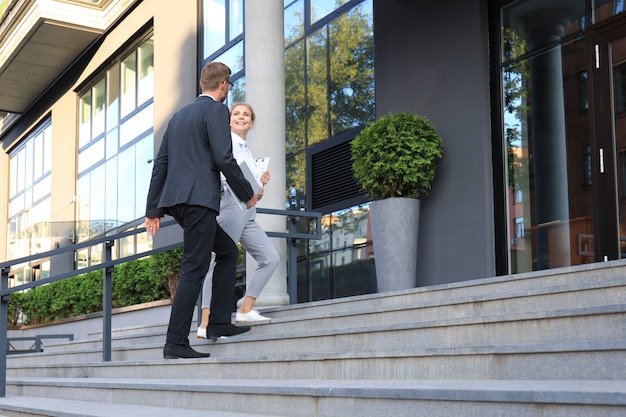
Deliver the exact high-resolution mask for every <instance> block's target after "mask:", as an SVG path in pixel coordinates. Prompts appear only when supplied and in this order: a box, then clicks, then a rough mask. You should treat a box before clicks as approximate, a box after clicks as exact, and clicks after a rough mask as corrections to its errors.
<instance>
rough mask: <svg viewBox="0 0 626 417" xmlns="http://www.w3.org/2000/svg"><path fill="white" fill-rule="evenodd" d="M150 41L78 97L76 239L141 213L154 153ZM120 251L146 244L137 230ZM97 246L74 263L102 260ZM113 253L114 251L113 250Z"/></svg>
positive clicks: (99, 232)
mask: <svg viewBox="0 0 626 417" xmlns="http://www.w3.org/2000/svg"><path fill="white" fill-rule="evenodd" d="M153 97H154V40H153V39H152V38H149V39H147V40H144V41H143V42H141V44H140V45H138V46H136V47H134V48H132V49H131V50H130V51H129V52H127V53H126V54H125V55H124V56H123V57H122V58H121V59H120V60H119V61H118V62H117V63H115V64H113V65H112V66H111V67H110V68H108V69H107V70H106V71H105V73H104V75H103V76H102V77H100V78H98V79H97V80H96V81H95V82H94V83H93V84H92V85H91V87H90V88H88V89H87V90H86V91H84V92H83V93H82V94H81V96H80V98H79V110H80V115H79V117H80V124H79V136H78V145H79V151H78V184H77V202H78V205H77V213H76V218H77V227H76V235H77V239H78V240H79V241H83V240H86V239H89V238H92V237H95V236H100V235H102V234H104V233H106V232H108V231H111V230H119V229H118V228H119V227H121V226H124V227H125V226H126V225H128V224H130V223H132V222H135V221H136V220H137V219H140V218H142V217H143V215H144V210H145V204H146V196H147V193H148V186H149V184H150V175H151V172H152V165H151V161H152V158H153V156H154V138H153V124H154V121H153V113H154V111H153ZM136 239H138V240H139V241H136V240H135V239H132V241H129V239H127V241H126V242H125V245H124V247H123V248H120V249H119V251H120V254H121V255H128V254H132V253H135V251H136V250H137V247H141V248H147V247H149V246H150V243H149V241H148V240H147V239H148V238H147V236H146V235H145V234H140V235H137V236H136ZM100 250H101V249H100V247H97V248H96V247H94V248H89V249H84V250H82V251H81V252H80V253H79V254H78V266H79V267H83V266H88V265H91V264H95V263H99V262H101V261H102V254H101V253H100ZM116 255H117V252H116Z"/></svg>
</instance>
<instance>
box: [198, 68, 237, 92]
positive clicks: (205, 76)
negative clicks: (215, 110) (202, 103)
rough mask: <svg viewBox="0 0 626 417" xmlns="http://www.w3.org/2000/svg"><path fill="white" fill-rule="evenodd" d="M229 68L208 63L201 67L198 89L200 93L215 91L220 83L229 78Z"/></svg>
mask: <svg viewBox="0 0 626 417" xmlns="http://www.w3.org/2000/svg"><path fill="white" fill-rule="evenodd" d="M230 74H231V72H230V68H228V66H227V65H226V64H224V63H222V62H209V63H207V64H206V65H205V66H204V67H202V72H201V73H200V87H201V88H202V91H214V90H217V88H218V87H219V85H220V83H222V82H224V80H228V79H229V78H230Z"/></svg>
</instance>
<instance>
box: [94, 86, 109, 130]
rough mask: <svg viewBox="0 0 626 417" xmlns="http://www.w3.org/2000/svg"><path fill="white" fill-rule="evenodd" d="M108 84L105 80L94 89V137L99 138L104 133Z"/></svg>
mask: <svg viewBox="0 0 626 417" xmlns="http://www.w3.org/2000/svg"><path fill="white" fill-rule="evenodd" d="M105 90H106V83H105V80H104V78H103V79H102V80H100V82H99V83H98V84H96V85H95V86H94V87H93V96H94V97H93V116H92V125H91V126H92V132H91V134H92V135H93V136H92V137H94V138H95V137H97V136H99V135H101V134H103V133H104V121H105V118H104V115H105V106H106V96H105V94H106V91H105Z"/></svg>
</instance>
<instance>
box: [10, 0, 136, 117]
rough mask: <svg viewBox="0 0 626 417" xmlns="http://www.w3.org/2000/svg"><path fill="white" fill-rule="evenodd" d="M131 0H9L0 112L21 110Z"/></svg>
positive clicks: (20, 111)
mask: <svg viewBox="0 0 626 417" xmlns="http://www.w3.org/2000/svg"><path fill="white" fill-rule="evenodd" d="M135 2H136V0H17V1H11V0H9V3H8V7H7V9H6V10H5V13H4V15H3V16H2V21H1V22H0V111H6V112H12V113H23V112H24V110H26V109H27V108H28V107H29V106H30V104H31V103H33V102H34V101H35V100H36V99H37V98H38V97H39V96H40V95H42V94H43V93H44V92H45V91H46V89H47V88H48V87H49V86H50V85H51V84H52V83H53V82H54V81H55V80H56V79H57V78H58V77H59V76H60V75H61V74H63V72H64V71H65V70H66V69H67V68H68V67H69V66H70V65H71V64H72V63H73V62H74V61H75V60H76V59H77V58H78V57H80V55H81V54H82V53H83V52H84V51H85V50H86V49H87V48H88V47H89V45H91V44H92V43H93V42H94V41H95V40H97V39H98V38H99V37H100V36H101V35H102V34H104V33H105V32H106V31H107V30H108V29H109V28H110V27H111V25H113V24H114V23H115V22H116V21H117V20H118V18H119V17H120V16H121V15H122V14H123V13H124V12H125V11H126V10H128V8H129V7H130V6H131V5H132V4H133V3H135Z"/></svg>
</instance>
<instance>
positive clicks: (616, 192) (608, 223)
mask: <svg viewBox="0 0 626 417" xmlns="http://www.w3.org/2000/svg"><path fill="white" fill-rule="evenodd" d="M589 38H590V48H593V51H594V54H593V57H592V59H591V65H592V67H593V70H592V71H591V73H590V74H591V82H592V83H591V85H592V91H593V95H592V102H593V106H592V112H593V123H594V129H593V130H594V139H595V144H596V146H595V150H594V159H595V167H594V171H595V172H596V173H597V174H596V176H597V178H598V181H597V182H598V184H597V193H598V199H597V201H598V208H597V209H598V227H597V231H596V233H597V235H598V239H597V245H596V246H597V247H596V253H597V258H598V260H599V261H603V260H612V259H621V258H625V257H626V19H624V18H620V19H614V20H613V21H609V22H608V23H607V24H606V25H604V26H603V27H602V28H601V29H598V30H594V31H592V34H591V36H590V37H589Z"/></svg>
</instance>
